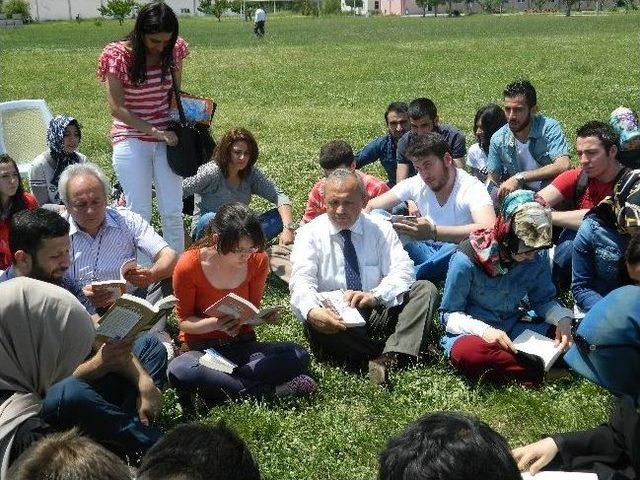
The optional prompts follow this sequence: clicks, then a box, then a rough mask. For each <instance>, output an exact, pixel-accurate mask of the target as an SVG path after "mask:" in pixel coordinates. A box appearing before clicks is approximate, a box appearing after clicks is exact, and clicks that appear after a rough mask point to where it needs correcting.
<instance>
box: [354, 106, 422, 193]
mask: <svg viewBox="0 0 640 480" xmlns="http://www.w3.org/2000/svg"><path fill="white" fill-rule="evenodd" d="M384 121H385V123H386V124H387V133H386V134H385V135H383V136H381V137H378V138H376V139H374V140H372V141H371V142H369V143H368V144H367V145H365V147H364V148H363V149H362V150H360V151H359V152H357V153H356V155H355V157H356V168H362V167H364V166H365V165H369V164H370V163H373V162H375V161H376V160H380V164H381V165H382V168H384V170H385V172H387V178H388V181H387V185H389V187H393V186H394V185H395V184H396V168H397V165H396V146H397V144H398V140H400V138H401V137H402V136H403V135H404V134H405V133H406V132H407V130H408V129H409V112H408V107H407V104H406V103H404V102H392V103H390V104H389V106H388V107H387V110H386V111H385V112H384Z"/></svg>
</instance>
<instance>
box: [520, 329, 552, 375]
mask: <svg viewBox="0 0 640 480" xmlns="http://www.w3.org/2000/svg"><path fill="white" fill-rule="evenodd" d="M554 343H555V342H554V340H552V339H550V338H548V337H545V336H544V335H540V334H539V333H536V332H534V331H533V330H528V329H527V330H525V331H524V332H522V333H521V334H520V335H518V336H517V337H516V339H515V340H514V341H513V344H514V345H515V347H516V349H517V350H518V351H519V352H524V353H529V354H531V355H535V356H537V357H540V358H541V359H542V363H543V364H544V371H545V372H548V371H549V369H550V368H551V366H552V365H553V363H554V362H555V361H556V360H557V359H558V357H559V356H560V354H561V353H562V350H561V349H560V347H556V346H555V344H554Z"/></svg>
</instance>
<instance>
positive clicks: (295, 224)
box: [284, 222, 298, 230]
mask: <svg viewBox="0 0 640 480" xmlns="http://www.w3.org/2000/svg"><path fill="white" fill-rule="evenodd" d="M284 228H286V229H287V230H295V229H296V228H298V222H289V223H287V224H286V225H284Z"/></svg>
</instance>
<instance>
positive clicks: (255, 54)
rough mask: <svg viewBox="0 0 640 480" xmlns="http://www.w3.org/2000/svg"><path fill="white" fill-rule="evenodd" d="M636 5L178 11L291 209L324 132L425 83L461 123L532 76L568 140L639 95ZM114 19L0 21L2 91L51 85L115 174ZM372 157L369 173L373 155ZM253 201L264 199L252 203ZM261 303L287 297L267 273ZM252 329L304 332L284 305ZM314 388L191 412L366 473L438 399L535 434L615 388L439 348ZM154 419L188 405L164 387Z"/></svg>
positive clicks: (268, 452) (214, 87) (583, 419)
mask: <svg viewBox="0 0 640 480" xmlns="http://www.w3.org/2000/svg"><path fill="white" fill-rule="evenodd" d="M638 25H640V16H639V15H637V14H629V15H624V14H609V15H602V16H589V17H587V16H584V17H571V18H565V17H562V16H548V15H513V16H503V17H499V16H494V17H489V16H482V15H475V16H471V17H469V18H426V19H423V18H380V17H372V18H351V17H337V18H336V17H333V18H331V17H329V18H301V17H291V16H287V15H282V16H275V17H272V18H270V19H269V20H268V21H267V25H266V28H267V36H266V37H265V38H264V39H262V40H258V39H256V38H254V37H253V36H252V33H251V24H250V23H247V22H243V21H241V20H237V19H224V20H223V21H222V22H218V21H216V20H214V19H208V18H207V19H184V20H182V21H181V34H182V35H183V36H184V38H185V39H186V40H187V41H188V42H189V43H190V45H191V55H190V56H189V58H188V60H187V63H186V65H185V72H184V76H183V78H184V80H183V87H184V89H185V90H187V91H190V92H193V93H197V94H202V95H208V96H212V97H213V98H215V99H216V101H217V102H218V112H217V114H216V120H215V133H216V135H217V136H220V135H221V133H222V132H224V131H225V130H226V129H227V128H229V127H231V126H236V125H242V126H246V127H248V128H249V129H250V130H252V131H253V132H254V133H255V134H256V135H257V137H258V140H259V143H260V147H261V155H260V159H259V164H260V166H261V167H262V168H263V169H264V170H265V171H267V172H268V173H269V175H271V176H272V177H273V178H274V179H276V180H277V182H278V183H279V184H280V185H281V186H282V187H283V189H284V190H285V191H286V193H288V194H289V195H290V196H291V197H292V199H293V200H294V207H295V211H296V214H301V213H302V211H303V207H304V203H305V200H306V195H307V192H308V190H309V188H310V187H311V185H312V183H313V182H314V181H315V180H316V179H317V177H318V176H319V175H320V169H319V168H318V166H317V164H316V160H315V159H316V156H317V152H318V150H319V148H320V146H321V145H322V144H323V143H324V142H326V141H328V140H330V139H333V138H343V139H345V140H347V141H349V142H351V143H352V144H353V145H354V147H356V148H359V147H361V146H363V145H364V144H365V143H366V142H367V141H368V140H369V139H371V138H373V137H375V136H377V135H380V134H381V133H382V131H383V118H382V113H383V111H384V108H385V106H386V104H387V103H389V101H391V100H398V99H404V100H410V99H412V98H414V97H417V96H428V97H430V98H432V99H433V100H434V101H435V103H436V105H437V106H438V108H439V116H440V118H441V120H442V121H444V122H447V123H452V124H454V125H456V126H458V127H459V128H461V129H462V130H463V131H465V133H466V134H467V138H468V144H470V143H471V132H470V127H471V123H472V120H473V115H474V113H475V110H476V108H477V107H479V106H481V105H483V104H485V103H488V102H490V101H494V102H499V101H500V100H501V91H502V88H503V87H504V86H505V85H506V84H507V83H508V82H510V81H511V80H512V79H514V78H515V77H518V76H524V77H527V78H529V79H530V80H531V81H532V82H533V84H534V85H535V86H536V87H537V90H538V97H539V101H538V103H539V107H540V109H541V111H542V112H543V113H545V114H547V115H549V116H551V117H554V118H556V119H558V120H559V121H560V122H561V123H562V124H563V126H564V127H565V131H566V132H567V135H568V137H569V138H570V140H571V142H573V141H574V140H575V134H574V132H575V129H576V128H577V127H578V126H579V125H580V124H582V123H583V122H585V121H586V120H590V119H606V118H608V114H609V112H610V111H611V110H613V109H614V108H616V107H617V106H619V105H621V104H624V105H629V106H633V107H636V108H637V107H638V44H637V39H638V30H639V27H638ZM131 26H132V25H131V22H125V24H124V25H123V26H119V25H118V24H117V23H116V22H105V23H103V24H102V25H100V26H97V25H95V24H94V23H93V22H92V21H84V22H82V23H80V24H76V23H75V22H74V23H70V22H69V23H65V22H55V23H53V22H52V23H45V24H40V25H28V26H26V27H24V28H23V29H20V30H12V31H0V101H5V100H12V99H19V98H45V99H46V100H47V102H48V104H49V105H50V107H51V108H52V110H53V111H54V112H55V113H61V112H68V113H70V114H73V115H74V116H76V117H77V118H78V119H79V121H80V122H81V123H82V125H83V139H82V145H81V151H82V152H83V153H85V154H87V155H88V156H89V157H90V158H92V159H93V160H95V161H96V162H98V163H99V164H100V165H102V166H103V167H104V168H106V169H107V170H108V171H109V172H111V171H112V169H111V165H110V144H109V141H108V137H107V134H108V131H109V125H110V122H111V119H110V117H109V113H108V110H107V106H106V100H105V95H104V91H103V89H102V87H101V86H100V85H99V83H98V81H97V80H96V76H95V69H96V59H97V57H98V55H99V53H100V50H101V48H102V47H103V46H104V45H105V44H106V43H107V42H108V41H110V40H113V39H117V38H120V37H122V36H123V35H125V34H126V33H127V32H128V30H129V29H130V28H131ZM372 171H374V172H376V173H381V172H382V170H381V169H379V168H375V167H374V168H372ZM256 206H257V207H260V208H261V207H263V206H264V205H263V204H261V203H259V202H257V203H256ZM265 300H266V301H267V302H268V303H283V304H286V303H288V294H287V290H286V288H284V287H283V286H282V284H280V283H278V281H276V280H273V279H270V281H269V286H268V289H267V294H266V299H265ZM259 335H260V337H261V338H262V339H268V340H275V339H277V340H294V341H298V342H301V343H306V342H305V340H304V338H303V336H302V333H301V328H300V326H299V325H298V324H297V323H296V322H295V320H294V319H293V318H292V316H291V315H290V314H288V315H286V316H285V321H284V322H283V323H282V324H280V325H278V326H275V327H266V328H264V327H263V330H260V331H259ZM313 374H314V376H315V377H316V379H317V380H318V381H319V383H320V390H319V392H318V393H317V394H316V395H314V396H313V397H311V398H309V399H303V400H291V401H286V402H283V403H258V402H253V401H245V402H237V403H228V404H226V405H223V406H220V407H217V408H215V409H213V410H211V411H210V412H208V414H205V415H204V416H203V419H206V420H208V421H216V420H218V419H224V420H225V421H226V422H227V423H229V424H230V425H232V426H233V427H234V428H236V429H237V430H238V431H239V432H240V433H241V434H242V436H243V437H244V438H245V439H246V440H247V441H248V442H249V444H250V446H251V449H252V451H253V452H254V454H255V456H256V458H257V460H258V463H259V464H260V468H261V471H262V474H263V477H264V478H265V479H289V478H291V479H293V478H296V479H329V478H330V479H372V478H375V472H376V461H377V455H378V452H379V451H380V450H381V448H382V447H383V445H384V443H385V441H386V439H387V438H388V437H389V436H390V435H392V434H393V433H395V432H398V431H399V430H400V429H402V428H403V427H404V426H405V425H406V424H407V423H409V422H410V421H412V420H414V419H416V418H418V417H419V416H420V415H422V414H424V413H427V412H430V411H434V410H442V409H453V410H464V411H468V412H471V413H473V414H476V415H478V416H480V418H482V419H483V420H485V421H487V422H488V423H489V424H491V425H492V426H493V427H495V428H496V429H497V430H498V431H500V432H501V433H502V434H504V435H505V436H506V437H507V438H508V439H509V441H510V442H511V444H512V445H514V446H517V445H521V444H523V443H524V442H528V441H532V440H534V439H537V438H538V437H539V436H540V435H542V434H543V433H545V432H556V431H564V430H569V429H577V428H583V427H589V426H593V425H595V424H597V423H599V422H601V421H602V420H603V419H604V418H605V416H606V414H607V412H608V411H609V408H610V406H611V398H610V397H609V396H608V395H607V394H606V393H605V392H604V391H603V390H601V389H599V388H597V387H595V386H593V385H592V384H589V383H588V382H586V381H582V380H578V379H571V380H563V381H559V382H557V383H554V384H550V385H547V386H545V387H543V388H542V389H541V390H539V391H527V390H524V389H522V388H520V387H517V386H511V387H508V388H493V387H491V386H489V385H485V384H481V385H471V384H468V383H466V382H464V381H463V380H462V379H461V378H460V377H459V376H457V375H456V374H454V373H453V372H452V370H451V369H450V368H449V367H448V365H447V363H446V362H445V361H444V360H442V359H440V360H434V361H432V362H430V363H429V364H428V365H423V366H421V367H419V368H416V369H414V370H411V371H407V372H404V373H401V374H399V375H397V376H395V377H394V380H393V383H392V386H391V387H390V388H378V387H374V386H372V385H370V384H369V383H368V382H367V380H366V378H364V377H363V376H362V375H358V374H353V373H348V372H344V371H343V370H342V369H340V368H337V367H333V366H327V365H322V364H318V363H315V362H314V364H313ZM167 400H168V401H167V406H166V408H165V411H164V415H163V421H164V423H165V424H166V425H167V426H169V425H171V424H174V423H176V422H180V421H185V420H188V419H186V418H184V417H182V416H181V413H180V410H179V408H178V407H177V406H176V403H175V401H173V396H172V393H171V392H169V393H168V394H167Z"/></svg>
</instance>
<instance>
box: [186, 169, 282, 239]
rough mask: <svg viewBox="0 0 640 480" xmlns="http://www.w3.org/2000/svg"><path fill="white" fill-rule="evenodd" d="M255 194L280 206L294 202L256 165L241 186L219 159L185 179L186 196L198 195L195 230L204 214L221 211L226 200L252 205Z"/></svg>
mask: <svg viewBox="0 0 640 480" xmlns="http://www.w3.org/2000/svg"><path fill="white" fill-rule="evenodd" d="M253 194H256V195H258V196H260V197H262V198H264V199H265V200H268V201H269V202H271V203H274V204H276V205H277V206H278V207H279V206H280V205H291V200H289V197H287V196H286V195H285V194H284V193H283V192H282V190H280V188H278V186H277V185H276V184H275V183H274V182H273V181H272V180H271V179H270V178H268V177H267V176H266V175H265V174H264V173H262V171H261V170H260V169H259V168H257V167H256V166H255V165H254V166H253V168H252V169H251V173H249V176H248V177H246V178H245V179H243V180H242V181H241V182H240V185H239V186H238V187H237V188H236V187H234V186H233V185H231V184H230V183H229V182H228V181H227V179H226V178H225V177H224V175H223V174H222V170H220V167H218V164H217V163H215V162H207V163H205V164H204V165H202V166H200V168H198V172H197V173H196V174H195V175H194V176H193V177H189V178H185V179H184V180H183V181H182V196H183V197H188V196H191V195H194V208H193V221H192V222H191V232H192V233H193V231H194V230H195V228H196V225H197V224H198V220H199V219H200V216H201V215H203V214H205V213H209V212H217V211H218V210H219V209H220V207H221V206H222V205H224V204H225V203H230V202H240V203H244V204H246V205H248V204H249V202H250V201H251V195H253Z"/></svg>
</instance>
